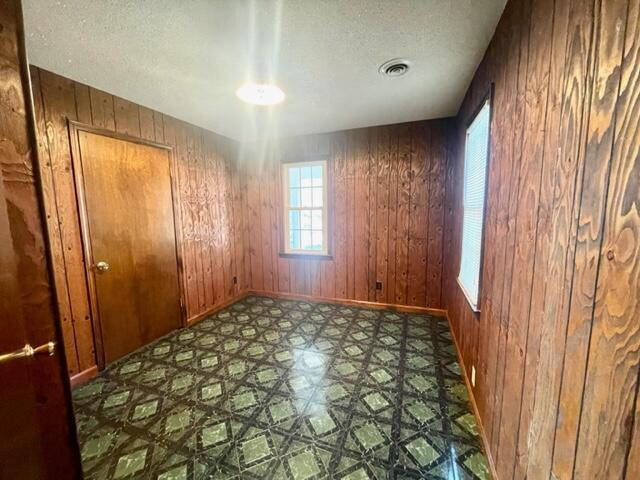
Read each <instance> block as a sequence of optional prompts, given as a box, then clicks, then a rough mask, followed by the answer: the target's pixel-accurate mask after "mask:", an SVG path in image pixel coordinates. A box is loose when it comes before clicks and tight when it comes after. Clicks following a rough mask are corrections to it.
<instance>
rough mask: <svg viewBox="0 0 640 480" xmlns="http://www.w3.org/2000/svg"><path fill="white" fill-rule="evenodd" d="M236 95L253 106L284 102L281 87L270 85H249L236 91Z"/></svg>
mask: <svg viewBox="0 0 640 480" xmlns="http://www.w3.org/2000/svg"><path fill="white" fill-rule="evenodd" d="M236 95H237V96H238V98H239V99H240V100H242V101H243V102H247V103H251V104H253V105H276V104H277V103H280V102H282V101H283V100H284V92H283V91H282V90H281V89H280V87H278V86H276V85H272V84H268V83H247V84H245V85H243V86H241V87H240V88H239V89H238V90H236Z"/></svg>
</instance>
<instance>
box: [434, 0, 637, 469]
mask: <svg viewBox="0 0 640 480" xmlns="http://www.w3.org/2000/svg"><path fill="white" fill-rule="evenodd" d="M639 19H640V1H639V0H595V1H594V0H567V1H561V0H555V1H554V0H513V1H510V2H509V3H508V4H507V7H506V10H505V13H504V15H503V17H502V19H501V20H500V23H499V25H498V27H497V31H496V33H495V36H494V38H493V40H492V41H491V44H490V46H489V48H488V51H487V53H486V55H485V58H484V60H483V61H482V63H481V65H480V67H479V68H478V70H477V72H476V75H475V77H474V79H473V82H472V84H471V86H470V88H469V91H468V92H467V95H466V98H465V100H464V103H463V106H462V108H461V111H460V114H459V117H458V121H459V122H458V123H459V129H458V134H457V141H456V144H457V149H456V150H457V154H456V156H455V161H453V162H452V163H451V164H450V165H449V166H448V171H447V193H448V195H447V201H446V212H445V218H447V223H446V228H445V244H446V245H448V246H450V250H451V252H452V254H451V255H447V257H446V259H447V261H446V264H445V275H444V288H443V292H444V295H443V299H444V305H445V308H447V309H448V311H449V316H450V319H451V322H452V325H453V329H454V333H455V336H456V338H457V340H458V343H459V345H460V348H461V351H462V356H463V359H464V363H465V368H466V370H467V372H468V373H470V370H471V366H472V365H475V367H476V370H477V373H476V387H475V388H474V396H475V399H476V401H477V406H478V409H479V413H480V417H481V419H482V424H483V427H484V430H485V433H486V437H487V439H488V443H489V450H490V452H491V454H492V457H493V461H494V463H495V467H496V470H497V474H498V477H499V478H501V479H510V478H518V479H522V478H531V479H548V478H557V479H569V478H575V479H596V478H598V479H605V478H611V479H614V478H615V479H621V478H627V479H637V478H640V401H639V399H638V374H639V361H640V358H639V357H640V306H639V291H640V281H639V277H640V265H639V260H638V259H639V258H640V217H639V207H640V192H639V190H638V179H639V178H640V128H639V125H640V123H639V122H638V118H639V117H640V53H639V49H640V20H639ZM492 83H493V84H494V99H493V118H492V123H491V161H490V168H489V174H488V175H489V176H488V178H489V181H488V199H487V213H486V222H485V244H484V245H485V246H484V261H483V267H482V292H481V299H480V305H481V313H480V315H475V314H474V313H472V312H471V310H470V308H469V305H468V303H467V301H466V299H465V298H464V295H463V294H462V292H461V291H460V288H459V287H458V285H457V283H456V276H457V273H458V268H459V261H460V258H459V251H460V237H461V219H462V210H461V198H462V197H461V181H462V178H463V175H462V173H463V172H462V167H463V155H462V152H463V145H464V126H465V125H466V122H467V120H468V119H469V118H470V115H471V113H472V112H473V111H474V110H475V108H476V107H477V106H478V104H479V102H480V101H481V99H482V98H483V97H484V95H485V94H486V92H487V91H488V90H489V88H490V85H491V84H492Z"/></svg>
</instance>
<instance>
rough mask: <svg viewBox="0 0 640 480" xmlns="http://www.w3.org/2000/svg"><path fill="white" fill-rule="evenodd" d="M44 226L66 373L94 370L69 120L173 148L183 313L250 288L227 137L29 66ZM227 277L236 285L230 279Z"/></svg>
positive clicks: (239, 177) (241, 193)
mask: <svg viewBox="0 0 640 480" xmlns="http://www.w3.org/2000/svg"><path fill="white" fill-rule="evenodd" d="M31 77H32V83H33V92H34V103H35V114H36V124H37V131H38V150H39V154H40V156H41V158H42V167H41V177H42V182H43V186H44V192H45V195H44V196H45V198H44V200H45V209H46V216H47V218H46V220H47V223H48V229H49V232H50V244H51V250H52V257H53V263H54V272H55V279H54V280H55V285H56V290H57V297H58V298H57V303H58V306H59V310H60V317H61V323H62V332H63V337H64V343H65V350H66V354H67V361H68V367H69V373H70V374H71V375H73V374H76V373H78V372H82V371H85V370H87V369H89V368H91V367H92V366H94V365H95V364H96V358H95V349H94V343H93V327H92V322H91V317H90V311H89V298H88V291H87V285H86V279H85V274H84V263H83V262H84V258H83V251H82V243H81V242H82V240H81V235H80V224H79V220H78V211H77V205H76V191H75V184H74V179H73V175H72V171H71V150H70V147H69V134H68V128H67V120H76V121H79V122H82V123H86V124H88V125H92V126H94V127H99V128H104V129H107V130H112V131H115V132H118V133H122V134H126V135H129V136H132V137H136V138H143V139H147V140H152V141H156V142H159V143H163V144H167V145H170V146H172V147H173V161H174V163H175V167H176V168H175V172H176V177H177V178H176V180H177V185H178V188H177V198H175V199H174V201H175V205H174V208H176V209H177V211H178V216H179V223H180V224H179V228H178V230H179V232H180V235H179V238H178V241H179V243H180V249H181V255H182V264H181V266H180V268H181V271H182V280H183V283H184V292H185V299H184V300H185V305H184V308H185V309H186V315H187V318H188V319H193V318H195V317H198V316H199V315H202V314H203V313H205V312H207V311H209V310H211V309H213V308H215V307H217V306H219V305H222V304H224V303H226V302H228V301H230V300H231V299H233V298H235V297H236V296H238V295H239V294H240V293H242V292H243V291H244V290H246V289H247V287H248V273H249V269H248V268H246V267H245V265H244V250H245V247H244V245H245V239H246V238H247V236H248V233H249V232H248V230H247V228H246V224H245V222H246V217H245V214H246V209H245V208H244V203H246V201H245V191H246V188H245V183H246V180H245V177H244V174H243V173H242V172H241V171H240V170H238V168H237V163H236V161H235V160H236V158H235V157H236V155H237V146H236V143H235V142H234V141H232V140H230V139H227V138H225V137H222V136H220V135H216V134H214V133H212V132H209V131H206V130H203V129H201V128H198V127H195V126H193V125H189V124H187V123H185V122H182V121H180V120H176V119H175V118H172V117H169V116H167V115H163V114H161V113H159V112H155V111H153V110H150V109H148V108H145V107H142V106H139V105H136V104H134V103H132V102H129V101H127V100H124V99H121V98H118V97H115V96H113V95H110V94H108V93H106V92H102V91H99V90H96V89H94V88H91V87H88V86H86V85H82V84H80V83H78V82H74V81H72V80H69V79H66V78H63V77H61V76H58V75H55V74H53V73H51V72H48V71H45V70H42V69H39V68H37V67H31ZM234 277H235V279H237V283H235V282H234Z"/></svg>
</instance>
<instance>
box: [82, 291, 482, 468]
mask: <svg viewBox="0 0 640 480" xmlns="http://www.w3.org/2000/svg"><path fill="white" fill-rule="evenodd" d="M73 397H74V403H75V406H76V421H77V425H78V432H79V440H80V445H81V453H82V461H83V467H84V471H85V478H87V479H111V478H143V479H154V480H155V479H159V480H178V479H209V478H275V479H290V478H292V479H319V478H345V479H350V480H355V479H366V478H371V479H380V478H433V479H435V478H439V479H477V478H481V479H484V478H489V474H488V471H487V467H486V462H485V457H484V455H483V453H482V451H481V449H480V444H479V438H478V435H477V432H476V425H475V421H474V417H473V415H472V414H471V412H470V410H469V404H468V398H467V392H466V389H465V386H464V383H463V381H462V378H461V376H460V367H459V365H458V363H457V361H456V355H455V350H454V346H453V343H452V340H451V334H450V332H449V329H448V326H447V322H446V321H445V320H443V319H441V318H436V317H431V316H426V315H415V314H399V313H395V312H391V311H387V310H370V309H364V308H351V307H349V308H347V307H344V306H339V305H330V304H323V303H309V302H299V301H286V300H274V299H271V298H265V297H256V296H250V297H247V298H245V299H243V300H241V301H239V302H237V303H235V304H233V305H232V306H230V307H229V308H227V309H225V310H223V311H221V312H219V313H217V314H215V315H213V316H211V317H209V318H207V319H206V320H203V321H201V322H200V323H198V324H196V325H195V326H193V327H191V328H188V329H183V330H179V331H177V332H174V333H172V334H171V335H169V336H167V337H164V338H162V339H160V340H158V341H156V342H155V343H153V344H151V345H148V346H146V347H144V348H142V349H141V350H139V351H137V352H135V353H133V354H132V355H130V356H128V357H126V358H124V359H122V360H120V361H119V362H117V363H114V364H113V365H111V366H110V367H109V368H108V369H107V370H105V371H104V372H103V373H102V374H101V375H100V376H99V377H98V378H96V379H95V380H93V381H91V382H90V383H88V384H87V385H85V386H83V387H81V388H78V389H76V390H75V391H74V393H73Z"/></svg>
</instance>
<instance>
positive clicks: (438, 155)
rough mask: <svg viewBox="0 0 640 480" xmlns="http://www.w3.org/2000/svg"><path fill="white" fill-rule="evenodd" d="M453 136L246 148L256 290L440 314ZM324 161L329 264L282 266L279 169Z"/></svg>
mask: <svg viewBox="0 0 640 480" xmlns="http://www.w3.org/2000/svg"><path fill="white" fill-rule="evenodd" d="M450 127H451V122H450V121H448V120H440V121H429V122H415V123H406V124H400V125H392V126H384V127H374V128H364V129H357V130H349V131H341V132H335V133H327V134H319V135H308V136H301V137H295V138H287V139H282V140H279V141H274V142H268V143H259V144H252V145H245V146H243V147H242V152H241V154H240V164H241V165H242V166H243V167H241V168H246V170H247V197H246V198H247V210H248V218H249V222H248V225H249V238H250V241H249V242H248V244H247V245H248V247H249V248H248V252H247V262H248V264H249V266H250V270H251V279H250V288H251V289H254V290H261V291H271V292H279V293H292V294H301V295H311V296H315V297H324V298H338V299H349V300H362V301H371V302H379V303H391V304H399V305H414V306H422V307H431V308H440V307H441V296H442V285H441V278H442V262H443V248H444V242H443V235H444V198H445V190H444V189H445V173H446V163H447V156H448V154H449V150H448V148H447V139H448V136H449V133H450ZM319 155H320V156H326V157H327V158H328V160H329V168H330V170H331V177H332V185H331V186H330V193H329V215H330V222H329V223H330V225H331V226H330V237H331V239H330V242H331V254H332V255H331V256H332V258H331V259H313V258H309V257H305V258H285V257H283V256H281V255H279V253H280V251H281V247H282V244H283V240H282V236H283V232H282V227H281V226H282V218H281V217H282V192H281V173H280V172H281V162H283V161H304V160H305V159H311V158H317V157H318V156H319ZM376 281H381V282H382V285H383V288H382V290H376V289H375V284H376Z"/></svg>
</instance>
